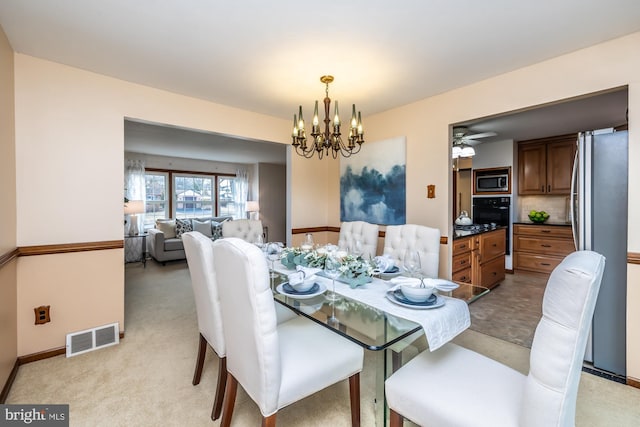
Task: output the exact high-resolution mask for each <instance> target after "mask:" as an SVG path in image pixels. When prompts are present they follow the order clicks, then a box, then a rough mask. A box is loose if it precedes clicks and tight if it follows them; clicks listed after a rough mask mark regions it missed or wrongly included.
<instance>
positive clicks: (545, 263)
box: [540, 262, 551, 267]
mask: <svg viewBox="0 0 640 427" xmlns="http://www.w3.org/2000/svg"><path fill="white" fill-rule="evenodd" d="M540 265H544V266H546V267H548V266H550V265H551V264H549V263H548V262H541V263H540Z"/></svg>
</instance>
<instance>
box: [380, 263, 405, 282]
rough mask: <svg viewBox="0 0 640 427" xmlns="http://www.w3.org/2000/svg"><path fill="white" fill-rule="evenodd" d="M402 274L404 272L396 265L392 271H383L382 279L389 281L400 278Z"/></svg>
mask: <svg viewBox="0 0 640 427" xmlns="http://www.w3.org/2000/svg"><path fill="white" fill-rule="evenodd" d="M401 274H402V272H401V271H400V268H398V266H397V265H394V266H393V268H392V269H391V270H390V271H381V272H380V278H381V279H382V280H389V279H393V278H394V277H398V276H399V275H401Z"/></svg>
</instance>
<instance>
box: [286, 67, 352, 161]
mask: <svg viewBox="0 0 640 427" xmlns="http://www.w3.org/2000/svg"><path fill="white" fill-rule="evenodd" d="M320 81H321V82H322V83H324V84H325V98H324V101H323V102H324V132H321V131H320V122H319V119H318V101H316V106H315V109H314V110H313V123H312V125H311V137H312V140H311V142H310V144H307V136H306V132H305V129H304V119H303V118H302V105H301V106H300V109H299V110H298V115H297V116H296V115H295V114H294V115H293V132H292V134H291V137H292V139H293V142H292V143H291V145H292V146H293V147H294V148H295V150H296V153H298V155H300V156H303V157H306V158H307V159H310V158H311V157H313V155H314V154H316V153H317V154H318V158H319V159H322V157H323V156H324V155H329V153H331V156H332V157H333V158H334V159H335V158H337V157H338V153H339V154H341V155H342V156H343V157H349V156H351V155H352V154H356V153H357V152H358V151H360V148H361V147H362V144H364V133H363V132H362V117H361V116H360V111H358V115H357V116H356V105H355V104H353V108H352V113H351V123H350V124H349V138H348V142H347V143H345V142H344V141H342V138H341V133H340V117H339V116H338V101H336V106H335V109H334V114H333V132H330V131H329V123H331V119H329V107H330V105H331V99H330V98H329V83H331V82H332V81H333V76H322V77H320Z"/></svg>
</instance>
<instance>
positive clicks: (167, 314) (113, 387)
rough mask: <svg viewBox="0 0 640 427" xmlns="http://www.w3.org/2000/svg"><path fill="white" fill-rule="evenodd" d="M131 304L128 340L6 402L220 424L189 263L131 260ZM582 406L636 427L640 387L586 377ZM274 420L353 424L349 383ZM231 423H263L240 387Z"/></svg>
mask: <svg viewBox="0 0 640 427" xmlns="http://www.w3.org/2000/svg"><path fill="white" fill-rule="evenodd" d="M125 307H126V312H125V325H126V337H125V339H123V340H122V341H121V342H120V344H119V345H117V346H113V347H109V348H105V349H102V350H97V351H94V352H91V353H86V354H83V355H79V356H75V357H72V358H69V359H67V358H65V357H64V356H59V357H54V358H50V359H46V360H42V361H38V362H34V363H30V364H27V365H23V366H21V367H20V370H19V372H18V375H17V378H16V380H15V382H14V385H13V388H12V389H11V392H10V394H9V397H8V399H7V402H6V403H38V404H40V403H43V404H53V403H68V404H69V405H70V420H71V423H70V424H71V425H72V426H160V425H162V426H217V425H219V420H218V421H217V422H213V421H211V418H210V414H211V405H212V402H213V395H214V390H215V380H216V377H217V365H218V364H217V358H216V356H215V354H214V353H213V351H211V350H209V351H208V353H207V360H206V363H205V368H204V372H203V375H202V380H201V382H200V384H199V385H198V386H193V385H191V379H192V376H193V369H194V366H195V359H196V350H197V346H198V329H197V321H196V314H195V304H194V301H193V294H192V292H191V287H190V281H189V274H188V269H187V267H186V263H184V262H176V263H169V264H167V265H166V266H165V267H163V266H160V265H158V264H156V263H155V262H153V261H150V262H148V263H147V268H146V269H145V268H142V265H140V264H130V265H127V267H126V296H125ZM455 341H456V342H457V343H458V344H461V345H463V346H465V347H468V348H471V349H473V350H476V351H478V352H480V353H483V354H486V355H488V356H489V357H492V358H494V359H496V360H499V361H500V362H503V363H505V364H507V365H510V366H512V367H514V368H515V369H518V370H519V371H521V372H526V371H527V370H528V356H529V350H528V349H527V348H524V347H522V346H519V345H515V344H512V343H509V342H505V341H502V340H499V339H496V338H493V337H490V336H487V335H484V334H481V333H478V332H475V331H472V330H468V331H465V332H464V333H463V334H461V335H460V336H459V337H458V338H456V339H455ZM372 356H373V355H372V354H371V352H369V351H365V367H364V371H363V373H362V375H361V381H362V383H361V394H362V395H361V399H362V400H361V402H362V403H361V405H362V411H361V413H362V425H363V426H373V425H374V407H373V397H374V381H375V371H374V367H375V365H374V362H375V361H374V358H373V357H372ZM469 380H470V381H473V379H472V378H470V379H469ZM479 398H480V397H479ZM489 398H490V397H487V399H489ZM460 405H461V409H462V410H463V409H464V402H460ZM577 406H578V409H577V419H576V424H577V425H578V426H629V427H631V426H637V425H639V420H640V390H638V389H635V388H632V387H629V386H625V385H621V384H617V383H614V382H612V381H608V380H605V379H602V378H599V377H596V376H593V375H590V374H586V373H583V374H582V380H581V383H580V391H579V397H578V405H577ZM277 418H278V419H277V421H278V425H280V426H293V427H295V426H305V427H306V426H309V427H314V426H327V425H331V426H332V427H341V426H349V425H350V412H349V391H348V383H347V382H346V381H345V382H343V383H340V384H336V385H334V386H332V387H329V388H327V389H325V390H323V391H321V392H319V393H317V394H315V395H313V396H310V397H308V398H306V399H304V400H303V401H301V402H298V403H296V404H293V405H290V406H289V407H287V408H284V409H283V410H281V411H279V412H278V417H277ZM232 425H234V426H259V425H260V411H259V410H258V408H257V406H256V405H255V404H254V403H253V401H251V399H249V398H248V397H247V395H246V394H245V393H244V392H243V391H242V390H241V389H239V392H238V398H237V401H236V407H235V411H234V417H233V423H232ZM405 425H409V423H405Z"/></svg>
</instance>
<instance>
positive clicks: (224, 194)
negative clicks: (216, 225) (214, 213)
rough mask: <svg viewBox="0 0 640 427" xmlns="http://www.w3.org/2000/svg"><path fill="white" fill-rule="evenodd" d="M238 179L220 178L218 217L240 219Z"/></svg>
mask: <svg viewBox="0 0 640 427" xmlns="http://www.w3.org/2000/svg"><path fill="white" fill-rule="evenodd" d="M236 194H237V189H236V178H235V177H232V176H219V177H218V215H219V216H223V215H224V216H232V217H233V218H234V219H239V218H240V212H239V210H238V205H237V203H236Z"/></svg>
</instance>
